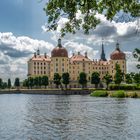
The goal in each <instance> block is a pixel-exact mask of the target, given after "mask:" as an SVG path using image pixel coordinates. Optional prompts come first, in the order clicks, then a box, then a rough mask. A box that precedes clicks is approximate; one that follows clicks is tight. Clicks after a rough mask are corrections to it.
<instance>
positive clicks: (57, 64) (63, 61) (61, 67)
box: [51, 39, 69, 78]
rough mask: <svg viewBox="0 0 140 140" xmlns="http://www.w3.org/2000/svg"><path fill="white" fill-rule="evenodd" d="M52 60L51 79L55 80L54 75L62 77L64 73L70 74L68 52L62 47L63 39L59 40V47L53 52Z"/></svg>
mask: <svg viewBox="0 0 140 140" xmlns="http://www.w3.org/2000/svg"><path fill="white" fill-rule="evenodd" d="M51 60H52V61H51V78H53V76H54V73H59V74H60V75H62V74H63V73H64V72H68V68H69V60H68V52H67V50H66V49H65V48H64V47H63V46H62V44H61V39H58V45H57V46H56V47H55V48H54V49H53V50H52V52H51Z"/></svg>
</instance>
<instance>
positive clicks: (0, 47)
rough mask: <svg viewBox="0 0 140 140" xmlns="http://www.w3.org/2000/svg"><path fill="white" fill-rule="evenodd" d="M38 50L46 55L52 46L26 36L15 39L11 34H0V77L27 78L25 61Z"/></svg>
mask: <svg viewBox="0 0 140 140" xmlns="http://www.w3.org/2000/svg"><path fill="white" fill-rule="evenodd" d="M38 48H39V49H40V50H41V52H42V53H44V52H47V53H48V54H49V53H50V51H51V50H52V49H53V48H54V46H53V44H51V43H49V42H45V41H43V40H36V39H32V38H29V37H27V36H19V37H16V36H14V35H13V33H11V32H7V33H0V69H1V71H0V75H1V77H2V78H3V79H8V78H9V77H11V78H12V79H14V78H15V77H20V78H21V79H25V77H26V76H27V61H28V59H29V58H30V57H31V56H32V55H33V53H34V52H35V51H36V50H37V49H38Z"/></svg>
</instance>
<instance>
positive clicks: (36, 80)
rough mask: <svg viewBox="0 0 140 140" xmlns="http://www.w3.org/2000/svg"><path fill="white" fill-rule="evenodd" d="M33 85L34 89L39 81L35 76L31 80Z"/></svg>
mask: <svg viewBox="0 0 140 140" xmlns="http://www.w3.org/2000/svg"><path fill="white" fill-rule="evenodd" d="M33 84H34V85H35V86H36V87H38V85H39V79H38V77H37V76H36V77H34V78H33Z"/></svg>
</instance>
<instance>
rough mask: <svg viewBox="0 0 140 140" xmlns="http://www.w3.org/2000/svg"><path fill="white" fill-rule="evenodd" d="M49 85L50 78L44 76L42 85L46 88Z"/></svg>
mask: <svg viewBox="0 0 140 140" xmlns="http://www.w3.org/2000/svg"><path fill="white" fill-rule="evenodd" d="M48 84H49V79H48V76H47V75H44V76H42V85H44V86H45V88H46V86H48Z"/></svg>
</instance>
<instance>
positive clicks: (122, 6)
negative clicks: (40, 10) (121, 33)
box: [44, 0, 140, 36]
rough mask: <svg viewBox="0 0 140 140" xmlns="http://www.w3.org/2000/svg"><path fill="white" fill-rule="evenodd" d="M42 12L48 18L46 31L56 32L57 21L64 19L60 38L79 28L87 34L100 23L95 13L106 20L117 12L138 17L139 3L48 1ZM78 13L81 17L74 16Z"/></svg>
mask: <svg viewBox="0 0 140 140" xmlns="http://www.w3.org/2000/svg"><path fill="white" fill-rule="evenodd" d="M44 11H45V13H46V15H47V17H48V30H57V28H58V21H59V19H60V18H61V17H65V18H67V19H68V21H67V22H66V23H65V26H64V28H62V29H61V34H62V36H64V35H65V33H68V32H70V33H75V32H76V30H79V29H80V27H81V28H82V29H83V30H84V33H86V34H88V33H89V31H90V29H94V28H95V27H96V25H98V24H99V23H100V21H99V20H98V19H97V18H96V13H101V14H104V13H106V14H104V15H105V16H106V17H107V19H108V20H112V19H113V17H114V16H115V15H116V13H118V12H119V11H124V12H125V13H130V14H131V15H132V16H139V15H140V2H139V1H138V0H125V1H124V0H115V1H114V0H49V1H47V3H46V5H45V7H44ZM78 12H80V13H81V14H82V16H80V17H78V18H77V16H76V14H77V13H78Z"/></svg>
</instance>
